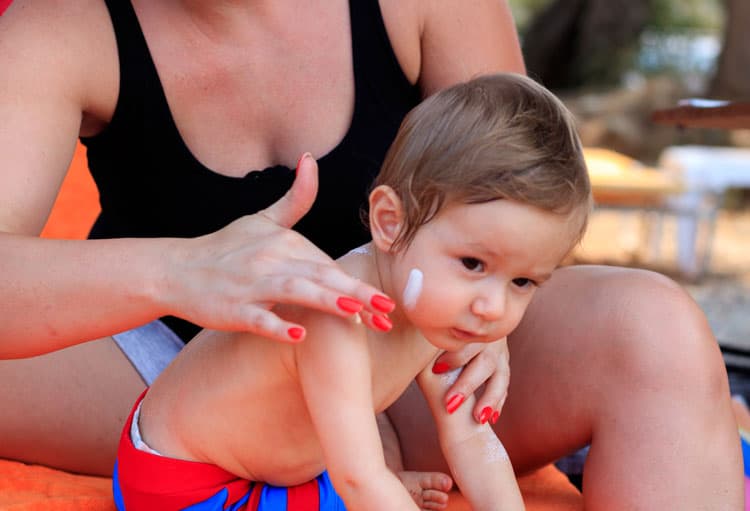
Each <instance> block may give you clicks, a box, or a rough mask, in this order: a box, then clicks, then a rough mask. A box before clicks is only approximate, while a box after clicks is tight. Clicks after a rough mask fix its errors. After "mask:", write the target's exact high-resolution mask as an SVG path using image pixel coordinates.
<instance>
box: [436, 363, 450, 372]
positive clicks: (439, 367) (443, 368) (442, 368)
mask: <svg viewBox="0 0 750 511" xmlns="http://www.w3.org/2000/svg"><path fill="white" fill-rule="evenodd" d="M450 369H451V366H449V365H448V364H446V363H445V362H435V364H434V365H433V366H432V372H433V373H435V374H443V373H447V372H448V371H450Z"/></svg>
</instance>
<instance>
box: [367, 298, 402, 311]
mask: <svg viewBox="0 0 750 511" xmlns="http://www.w3.org/2000/svg"><path fill="white" fill-rule="evenodd" d="M370 304H371V305H372V306H373V307H375V308H376V309H378V310H379V311H381V312H391V311H392V310H393V308H394V307H395V306H396V304H395V303H394V302H393V300H391V299H390V298H388V297H387V296H383V295H375V296H373V297H372V299H371V300H370Z"/></svg>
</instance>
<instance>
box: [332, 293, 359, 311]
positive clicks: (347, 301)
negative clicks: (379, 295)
mask: <svg viewBox="0 0 750 511" xmlns="http://www.w3.org/2000/svg"><path fill="white" fill-rule="evenodd" d="M336 305H338V306H339V309H341V310H342V311H344V312H348V313H350V314H354V313H355V312H359V311H361V310H362V307H363V305H362V303H361V302H360V301H358V300H355V299H354V298H349V297H348V296H341V297H339V299H338V300H336Z"/></svg>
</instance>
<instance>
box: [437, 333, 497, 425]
mask: <svg viewBox="0 0 750 511" xmlns="http://www.w3.org/2000/svg"><path fill="white" fill-rule="evenodd" d="M462 366H463V367H462ZM450 371H456V374H457V378H456V381H455V382H454V383H453V385H451V387H450V388H449V389H448V391H447V392H446V393H445V397H444V403H445V407H446V409H447V410H448V412H451V413H452V412H453V411H455V410H456V409H457V408H458V407H459V406H461V403H463V401H464V399H466V396H470V395H472V394H473V393H474V392H475V391H476V390H477V389H478V388H479V387H481V386H482V385H484V390H483V392H482V395H481V396H479V397H478V398H477V401H476V405H475V406H474V410H473V412H472V415H473V416H474V419H475V420H476V421H477V422H479V423H482V424H484V423H485V422H488V421H489V422H490V423H492V424H494V423H495V422H497V419H498V418H499V417H500V411H501V410H502V408H503V404H504V403H505V398H506V397H507V395H508V384H509V383H510V354H509V352H508V340H507V338H506V337H503V338H502V339H500V340H497V341H495V342H492V343H489V344H485V343H474V344H467V345H466V346H464V347H463V349H461V350H459V351H453V352H446V353H443V354H442V355H441V356H440V357H438V359H437V360H436V361H435V364H434V365H433V366H432V372H433V373H436V374H443V373H448V372H450Z"/></svg>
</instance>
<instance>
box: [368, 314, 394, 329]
mask: <svg viewBox="0 0 750 511" xmlns="http://www.w3.org/2000/svg"><path fill="white" fill-rule="evenodd" d="M372 324H373V325H375V328H377V329H378V330H382V331H383V332H388V331H390V329H391V328H393V323H391V320H390V319H388V318H387V317H385V316H373V317H372Z"/></svg>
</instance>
